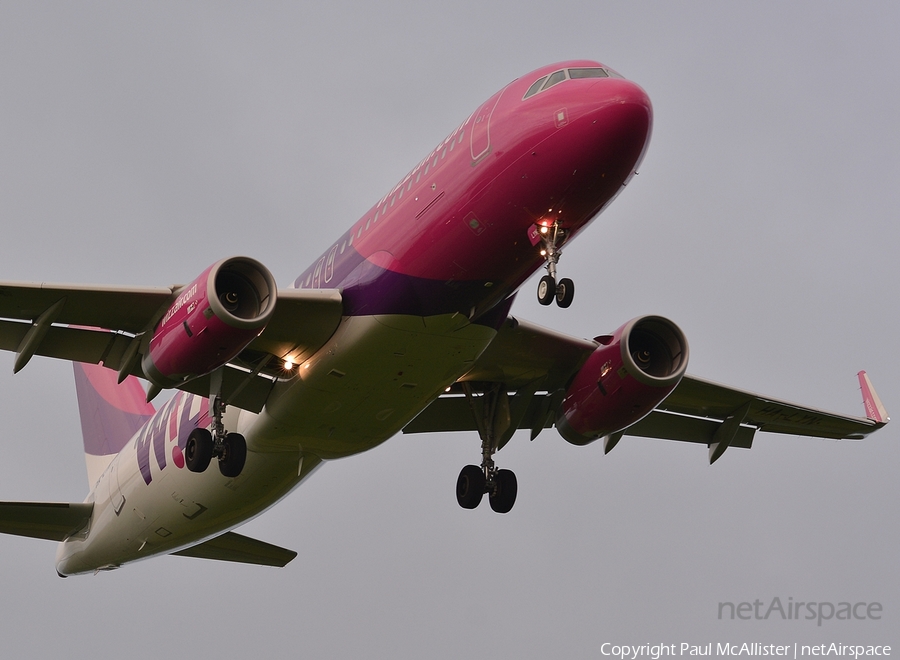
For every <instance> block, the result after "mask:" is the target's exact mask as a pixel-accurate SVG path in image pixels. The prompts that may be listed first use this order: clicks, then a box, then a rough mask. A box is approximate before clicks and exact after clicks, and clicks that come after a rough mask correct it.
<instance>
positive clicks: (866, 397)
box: [856, 371, 891, 424]
mask: <svg viewBox="0 0 900 660" xmlns="http://www.w3.org/2000/svg"><path fill="white" fill-rule="evenodd" d="M856 375H857V376H858V377H859V389H861V390H862V395H863V406H865V408H866V417H868V418H869V419H871V420H872V421H873V422H877V423H878V424H887V423H888V422H889V421H891V418H890V417H888V414H887V410H885V409H884V406H883V405H882V404H881V399H879V398H878V394H876V393H875V388H874V387H872V381H870V380H869V376H868V374H866V372H865V371H860V372H859V373H858V374H856Z"/></svg>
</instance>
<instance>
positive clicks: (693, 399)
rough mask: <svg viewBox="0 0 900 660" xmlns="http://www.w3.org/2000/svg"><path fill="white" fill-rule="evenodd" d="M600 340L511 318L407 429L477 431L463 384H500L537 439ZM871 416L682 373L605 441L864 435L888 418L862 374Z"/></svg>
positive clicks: (515, 419)
mask: <svg viewBox="0 0 900 660" xmlns="http://www.w3.org/2000/svg"><path fill="white" fill-rule="evenodd" d="M598 345H599V344H598V343H597V342H594V341H589V340H584V339H576V338H573V337H567V336H565V335H561V334H559V333H557V332H554V331H552V330H547V329H546V328H541V327H540V326H536V325H533V324H529V323H525V322H520V321H517V320H516V319H513V318H509V319H507V321H506V322H505V323H504V325H503V326H502V327H501V328H500V330H499V332H498V333H497V337H496V338H495V340H494V341H493V342H492V343H491V345H490V347H488V349H487V350H486V351H485V352H484V353H483V354H482V356H481V357H480V358H479V359H478V361H477V362H476V363H475V365H474V366H473V368H472V370H471V371H470V372H469V373H467V374H466V375H465V376H464V377H463V378H462V379H460V382H459V383H457V384H456V385H454V387H453V388H451V390H450V391H449V392H448V393H446V394H445V395H443V396H441V397H440V398H438V399H437V400H436V401H434V402H433V403H432V404H431V405H430V406H428V407H427V408H426V409H425V410H424V411H422V413H421V414H420V415H419V416H418V417H416V418H415V419H414V420H413V421H412V422H410V423H409V424H408V425H407V426H406V428H404V429H403V432H404V433H426V432H436V431H476V430H478V421H477V413H475V410H474V409H473V407H472V406H473V404H472V402H471V400H470V397H469V396H465V395H463V394H462V393H461V392H462V391H463V390H468V391H469V392H470V393H471V392H472V391H475V392H478V391H483V392H487V391H491V389H492V388H493V389H494V391H496V388H497V387H498V386H499V387H500V389H502V390H503V391H504V392H505V393H506V395H507V397H508V399H509V405H508V422H509V427H508V433H507V434H506V435H505V436H504V437H502V438H500V440H499V442H498V444H499V446H502V445H503V444H505V442H506V441H507V440H508V439H509V437H508V436H510V435H511V434H512V432H514V431H515V430H516V429H531V436H532V439H534V437H536V436H537V434H538V433H539V432H540V431H541V430H542V429H544V428H548V427H550V426H552V425H553V423H554V417H555V415H554V411H555V410H556V408H557V407H558V405H559V402H560V401H561V400H562V395H563V393H564V390H565V388H566V387H567V385H568V383H569V382H570V381H571V379H572V378H573V377H574V375H575V374H576V373H577V372H578V369H579V368H580V367H581V366H582V365H583V364H584V362H585V361H586V360H587V358H588V357H589V356H590V354H591V353H592V352H593V351H594V349H596V348H597V346H598ZM859 380H860V386H861V389H862V391H863V403H864V406H865V409H866V414H867V416H866V417H852V416H847V415H840V414H836V413H831V412H827V411H823V410H818V409H815V408H810V407H808V406H801V405H797V404H794V403H790V402H787V401H782V400H779V399H775V398H772V397H767V396H762V395H759V394H755V393H753V392H746V391H743V390H738V389H735V388H732V387H728V386H725V385H719V384H717V383H713V382H711V381H707V380H702V379H700V378H696V377H693V376H685V377H684V378H683V379H682V380H681V382H680V383H679V385H678V386H677V387H676V388H675V390H674V391H673V392H672V393H671V394H670V395H669V396H668V397H667V398H666V399H665V400H664V401H663V402H662V403H660V404H659V405H658V406H657V407H656V409H655V410H653V412H651V413H650V414H649V415H648V416H646V417H644V418H643V419H642V420H640V421H639V422H637V423H635V424H633V425H632V426H630V427H628V428H626V429H624V430H623V431H620V432H618V433H616V434H613V435H612V436H608V437H607V438H606V440H605V447H606V451H610V450H611V449H612V448H613V447H614V446H615V444H616V443H617V442H618V441H619V439H620V438H621V437H622V436H623V435H631V436H641V437H649V438H662V439H667V440H679V441H683V442H694V443H700V444H705V445H708V446H709V448H710V462H713V461H715V460H717V459H718V458H719V457H720V456H721V455H722V453H723V452H724V451H725V449H727V448H728V447H742V448H747V449H749V448H750V447H751V445H752V443H753V437H754V435H755V434H756V431H766V432H768V433H787V434H792V435H802V436H812V437H817V438H834V439H862V438H864V437H865V436H866V435H868V434H869V433H871V432H873V431H875V430H876V429H879V428H881V427H882V426H884V425H885V424H887V422H888V417H887V414H886V412H885V410H884V406H883V405H882V404H881V401H880V400H879V399H878V396H877V394H875V390H874V388H872V385H871V382H870V381H869V379H868V376H866V374H865V372H860V374H859Z"/></svg>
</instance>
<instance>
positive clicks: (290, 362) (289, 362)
mask: <svg viewBox="0 0 900 660" xmlns="http://www.w3.org/2000/svg"><path fill="white" fill-rule="evenodd" d="M293 368H294V362H293V360H291V358H287V359H285V361H284V370H285V371H290V370H291V369H293Z"/></svg>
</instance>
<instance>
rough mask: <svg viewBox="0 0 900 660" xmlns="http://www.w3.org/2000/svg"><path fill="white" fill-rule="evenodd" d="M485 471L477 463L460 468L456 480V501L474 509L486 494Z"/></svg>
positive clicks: (466, 507) (463, 506) (464, 506)
mask: <svg viewBox="0 0 900 660" xmlns="http://www.w3.org/2000/svg"><path fill="white" fill-rule="evenodd" d="M484 484H485V481H484V471H482V469H481V468H480V467H478V466H477V465H467V466H465V467H464V468H463V469H462V470H460V473H459V478H458V479H457V480H456V501H457V502H459V505H460V506H461V507H462V508H464V509H474V508H475V507H477V506H478V505H479V504H481V498H482V497H483V496H484Z"/></svg>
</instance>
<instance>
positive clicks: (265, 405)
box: [0, 60, 889, 577]
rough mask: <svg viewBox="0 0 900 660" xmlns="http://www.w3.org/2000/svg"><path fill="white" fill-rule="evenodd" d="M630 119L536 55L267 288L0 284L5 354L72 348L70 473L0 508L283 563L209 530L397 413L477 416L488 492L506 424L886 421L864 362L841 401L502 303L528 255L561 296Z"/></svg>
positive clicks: (472, 497)
mask: <svg viewBox="0 0 900 660" xmlns="http://www.w3.org/2000/svg"><path fill="white" fill-rule="evenodd" d="M652 119H653V113H652V107H651V103H650V100H649V98H648V96H647V94H646V93H645V91H644V90H643V89H642V88H641V87H640V86H638V85H637V84H636V83H634V82H632V81H630V80H628V79H626V78H625V77H623V76H622V75H620V74H619V73H617V72H616V71H615V70H613V69H611V68H609V67H608V66H605V65H603V64H600V63H598V62H594V61H586V60H574V61H568V62H561V63H557V64H551V65H548V66H545V67H542V68H540V69H537V70H536V71H533V72H532V73H530V74H528V75H525V76H523V77H521V78H517V79H516V80H514V81H512V82H511V83H509V84H508V85H506V86H504V87H503V88H502V89H501V90H500V91H498V92H497V93H495V94H494V95H493V96H491V97H490V98H489V99H488V100H487V101H485V102H484V103H482V104H481V105H480V106H479V107H478V108H477V109H476V110H475V112H473V113H472V114H471V115H469V117H467V118H466V119H465V120H464V121H463V122H462V123H461V124H459V126H458V127H457V128H456V129H455V130H454V131H453V132H452V133H450V135H448V136H447V137H446V138H445V139H444V140H442V141H441V142H440V144H438V146H437V147H436V148H435V149H434V150H433V151H432V152H431V153H430V154H428V156H427V157H425V158H424V159H423V160H422V161H420V162H419V163H418V164H417V165H416V166H415V167H414V168H413V169H412V170H411V171H410V172H409V173H408V174H406V175H405V176H404V177H403V178H402V179H401V180H400V181H399V182H398V183H397V185H395V186H394V187H393V188H392V189H391V190H390V191H389V192H388V193H387V194H385V195H384V197H382V198H381V199H380V200H379V201H378V202H377V203H376V204H375V205H374V206H372V207H371V208H370V209H369V210H368V211H367V212H366V213H365V214H364V215H363V216H362V217H361V218H360V219H359V220H358V221H356V222H355V223H354V224H353V225H352V226H351V227H350V228H349V229H348V230H347V231H346V232H344V233H343V234H342V235H340V236H339V237H337V239H336V240H334V242H333V243H331V244H329V246H328V248H327V249H326V250H325V252H324V253H323V254H322V255H321V256H320V257H319V258H318V259H316V260H315V261H314V262H313V263H312V264H311V265H310V266H309V267H308V268H307V269H306V270H305V271H304V272H303V273H302V274H301V275H300V276H299V277H298V278H297V279H296V280H295V281H294V282H293V285H292V286H291V287H288V288H281V289H279V288H278V287H277V286H276V284H275V281H274V278H273V277H272V275H271V273H270V272H269V271H268V270H267V269H266V267H265V266H263V265H262V264H261V263H260V262H258V261H256V260H255V259H251V258H249V257H244V256H237V257H230V258H226V259H222V260H220V261H217V262H216V263H214V264H212V265H211V266H209V267H207V268H206V269H205V270H203V271H202V272H201V273H200V274H199V275H198V276H197V278H196V279H194V280H193V281H192V282H190V283H188V284H186V285H183V286H172V287H117V286H90V285H81V284H75V285H65V284H48V283H22V282H18V283H17V282H0V348H2V349H4V350H9V351H13V352H15V359H14V366H13V371H14V372H18V371H20V370H21V369H23V368H24V367H25V366H26V365H27V364H28V362H29V361H30V360H31V359H32V357H34V356H35V355H41V356H48V357H54V358H59V359H63V360H69V361H72V362H73V365H74V371H75V383H76V393H77V397H78V405H79V412H80V417H81V426H82V435H83V442H84V450H85V461H86V465H87V472H88V482H89V487H90V493H89V494H88V496H87V497H86V499H85V500H84V501H83V502H3V503H0V531H2V532H4V533H7V534H17V535H21V536H27V537H35V538H42V539H49V540H55V541H58V542H59V545H58V550H57V554H56V563H55V567H56V571H57V573H58V574H59V575H60V576H61V577H67V576H69V575H75V574H87V573H97V572H99V571H105V570H112V569H116V568H119V567H121V566H122V565H124V564H127V563H129V562H133V561H137V560H141V559H146V558H149V557H153V556H158V555H164V554H175V555H181V556H191V557H200V558H206V559H218V560H224V561H232V562H243V563H250V564H259V565H267V566H284V565H286V564H287V563H288V562H289V561H291V560H292V559H293V558H294V557H295V556H296V554H297V553H296V552H294V551H291V550H288V549H285V548H281V547H278V546H274V545H272V544H269V543H265V542H263V541H259V540H256V539H252V538H249V537H246V536H243V535H241V534H238V533H237V532H235V531H234V529H235V528H236V527H238V526H239V525H241V524H242V523H243V522H245V521H247V520H249V519H251V518H253V517H254V516H257V515H259V514H260V513H262V512H263V511H265V510H266V509H268V508H269V507H271V506H273V505H274V504H275V503H277V502H278V501H279V500H280V499H281V498H283V497H285V496H287V495H288V494H289V493H290V492H291V491H292V490H294V489H295V488H296V487H297V486H299V485H300V484H301V483H303V482H304V481H305V480H306V479H307V478H308V477H309V476H310V475H311V474H312V473H313V472H315V471H316V470H317V469H319V468H320V467H321V466H323V465H324V464H326V463H327V462H328V461H332V460H335V459H339V458H342V457H346V456H350V455H354V454H358V453H360V452H364V451H366V450H368V449H371V448H373V447H375V446H376V445H378V444H380V443H382V442H384V441H386V440H388V439H389V438H391V437H392V436H394V435H395V434H397V433H399V432H403V433H424V432H441V431H469V432H472V433H473V434H475V433H477V437H478V438H479V439H480V441H481V451H480V453H481V462H480V464H476V463H475V462H474V461H473V464H471V465H467V466H465V467H463V468H462V470H461V472H460V474H459V478H458V480H457V485H456V496H457V500H458V503H459V504H460V506H462V507H463V508H467V509H474V508H476V507H477V506H479V504H480V503H481V502H482V500H483V499H484V496H485V495H487V499H488V501H489V504H490V507H491V508H492V509H493V510H494V511H496V512H498V513H508V512H509V511H510V510H511V509H512V508H513V505H514V503H515V500H516V494H517V491H518V482H517V479H516V476H515V474H514V473H513V472H512V471H510V470H507V469H501V468H499V467H498V465H497V463H496V462H495V460H494V459H495V456H496V454H497V452H498V451H499V450H501V449H502V448H503V447H504V446H505V445H506V444H507V442H509V440H510V438H511V437H512V436H513V434H514V433H515V432H516V431H517V430H520V429H524V430H527V431H528V432H529V433H530V437H531V438H532V439H534V438H535V437H536V436H537V435H538V434H540V433H541V432H542V431H543V430H544V429H545V428H549V427H555V428H556V429H557V431H558V432H559V434H560V435H561V436H562V437H563V439H565V440H566V441H568V442H570V443H573V444H575V445H587V444H590V443H592V442H594V441H596V440H599V439H602V440H603V448H604V452H609V451H611V450H612V449H613V448H614V447H615V446H616V445H617V443H618V442H620V440H621V439H622V437H624V436H626V435H628V436H640V437H650V438H664V439H671V440H677V441H683V442H690V443H695V444H700V445H706V446H707V449H708V460H709V462H710V463H714V462H715V461H717V460H718V459H719V458H721V456H722V455H723V453H724V452H725V451H726V450H727V449H729V448H731V447H737V448H747V449H749V448H750V447H751V446H752V441H753V439H754V436H755V433H756V432H757V431H764V432H769V433H786V434H794V435H802V436H814V437H821V438H833V439H862V438H864V437H866V436H867V435H868V434H870V433H872V432H873V431H875V430H877V429H880V428H881V427H883V426H884V425H885V424H887V423H888V421H889V418H888V416H887V413H886V411H885V408H884V406H883V405H882V403H881V401H880V400H879V398H878V395H877V394H876V392H875V390H874V388H873V387H872V384H871V381H870V380H869V378H868V376H867V375H866V373H865V372H860V373H859V374H858V378H859V383H860V387H861V390H862V396H863V404H864V409H865V416H864V417H853V416H846V415H840V414H835V413H829V412H825V411H821V410H817V409H814V408H810V407H806V406H801V405H796V404H792V403H789V402H786V401H781V400H778V399H774V398H771V397H766V396H760V395H757V394H753V393H751V392H746V391H742V390H738V389H735V388H731V387H727V386H724V385H719V384H717V383H713V382H711V381H708V380H704V379H700V378H697V377H694V376H690V375H687V374H686V368H687V363H688V357H689V349H688V342H687V339H686V338H685V336H684V334H683V333H682V331H681V330H680V329H679V327H678V326H677V325H676V324H675V323H673V322H672V321H670V320H668V319H666V318H663V317H661V316H653V315H650V316H642V317H638V318H635V319H632V320H630V321H628V322H626V323H624V324H623V325H621V326H620V327H619V328H618V329H617V330H615V331H613V332H612V333H608V334H604V335H600V336H597V337H595V338H593V339H581V338H577V337H571V336H567V335H564V334H561V333H559V332H556V331H553V330H549V329H546V328H543V327H540V326H538V325H535V324H532V323H529V322H527V321H524V320H520V319H518V318H516V317H515V316H512V315H511V314H510V309H511V306H512V304H513V300H514V299H515V297H516V294H517V292H518V291H519V289H520V288H521V287H522V285H523V284H524V283H525V282H526V280H528V279H529V278H530V277H531V276H532V275H533V274H535V273H536V272H539V271H540V270H541V269H542V268H543V269H545V271H546V274H544V275H543V276H542V277H541V278H540V281H539V283H538V289H537V296H538V299H539V301H540V303H541V304H543V305H550V304H552V303H553V302H554V301H555V302H556V304H557V305H558V306H559V307H560V308H566V307H569V306H570V305H571V304H572V302H573V299H574V293H575V287H574V283H573V282H572V280H571V279H569V278H560V277H559V276H558V275H559V270H558V269H559V266H560V257H561V255H562V248H563V247H564V246H566V245H567V244H568V242H569V241H571V240H572V239H574V238H575V237H576V236H577V235H578V234H579V233H580V232H581V231H582V230H584V229H585V228H586V227H587V226H588V225H589V224H590V223H591V222H592V221H593V220H594V219H595V218H596V217H597V216H598V215H599V214H600V213H601V212H602V211H603V210H604V209H605V208H606V207H607V206H608V205H609V204H610V203H612V201H613V200H614V199H615V198H616V196H617V195H618V194H619V193H620V192H622V190H623V189H624V188H625V187H626V186H627V185H628V183H629V181H630V180H631V179H632V177H633V176H634V175H635V173H636V172H637V169H638V167H639V165H640V163H641V160H642V158H643V156H644V153H645V151H646V149H647V146H648V142H649V137H650V133H651V127H652ZM142 380H143V381H146V382H147V383H148V386H147V389H146V391H145V389H144V385H143V383H142ZM164 389H165V390H176V392H175V393H174V395H173V396H171V398H169V400H168V401H166V402H165V403H164V404H162V405H161V406H160V407H159V409H156V408H154V406H153V404H152V403H151V401H152V400H153V399H154V398H155V397H156V396H157V395H158V394H159V393H160V392H161V391H162V390H164ZM474 448H475V447H474V443H473V458H474V456H475V451H474ZM214 460H215V463H216V466H215V468H212V467H211V464H212V463H213V461H214Z"/></svg>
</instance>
